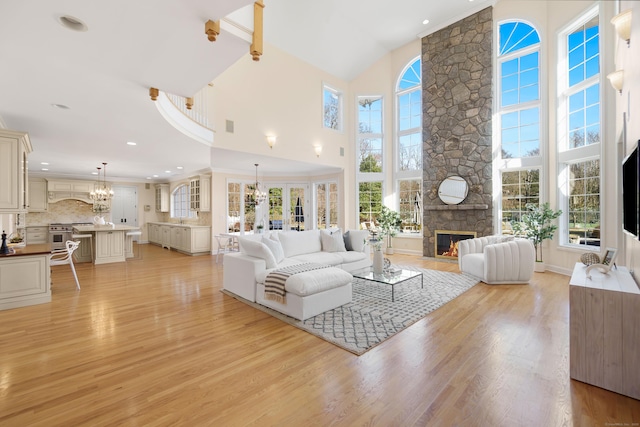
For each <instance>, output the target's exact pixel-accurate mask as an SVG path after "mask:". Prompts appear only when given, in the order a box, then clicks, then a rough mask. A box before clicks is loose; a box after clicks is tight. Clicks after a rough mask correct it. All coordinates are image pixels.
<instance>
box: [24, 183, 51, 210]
mask: <svg viewBox="0 0 640 427" xmlns="http://www.w3.org/2000/svg"><path fill="white" fill-rule="evenodd" d="M48 207H49V203H48V201H47V180H46V179H44V178H29V212H46V211H47V208H48Z"/></svg>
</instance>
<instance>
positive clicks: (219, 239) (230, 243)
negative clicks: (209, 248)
mask: <svg viewBox="0 0 640 427" xmlns="http://www.w3.org/2000/svg"><path fill="white" fill-rule="evenodd" d="M215 238H216V243H217V244H218V251H217V252H216V264H217V263H218V262H219V260H220V255H222V256H223V257H224V254H227V253H229V252H236V251H237V249H236V247H237V239H234V238H233V237H231V236H223V235H221V234H217V235H216V236H215ZM234 241H235V243H234Z"/></svg>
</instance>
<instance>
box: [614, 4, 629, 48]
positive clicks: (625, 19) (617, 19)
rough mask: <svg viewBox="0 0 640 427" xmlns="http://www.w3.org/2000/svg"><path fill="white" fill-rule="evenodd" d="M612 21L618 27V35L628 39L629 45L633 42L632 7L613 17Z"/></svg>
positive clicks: (625, 39)
mask: <svg viewBox="0 0 640 427" xmlns="http://www.w3.org/2000/svg"><path fill="white" fill-rule="evenodd" d="M611 23H612V24H613V26H614V27H616V34H618V37H620V38H621V39H622V40H624V41H626V42H627V46H628V45H629V44H630V42H631V9H629V10H625V11H624V12H622V13H619V14H617V15H616V16H614V17H613V18H611Z"/></svg>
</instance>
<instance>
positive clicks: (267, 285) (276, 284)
mask: <svg viewBox="0 0 640 427" xmlns="http://www.w3.org/2000/svg"><path fill="white" fill-rule="evenodd" d="M327 267H330V266H329V265H324V264H316V263H315V262H305V263H303V264H296V265H292V266H289V267H282V268H279V269H277V270H273V271H272V272H271V273H269V274H267V277H266V278H265V279H264V299H268V300H272V301H277V302H279V303H281V304H286V303H287V300H286V297H285V295H286V291H285V289H284V285H285V283H286V282H287V279H288V278H289V277H290V276H293V275H294V274H300V273H304V272H306V271H312V270H319V269H321V268H327Z"/></svg>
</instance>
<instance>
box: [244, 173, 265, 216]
mask: <svg viewBox="0 0 640 427" xmlns="http://www.w3.org/2000/svg"><path fill="white" fill-rule="evenodd" d="M254 164H255V166H256V184H255V187H254V189H253V193H250V194H247V203H251V204H255V205H256V206H257V205H259V204H262V203H264V202H265V201H266V200H267V193H266V192H265V191H262V190H261V186H260V183H259V182H258V164H257V163H254Z"/></svg>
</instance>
